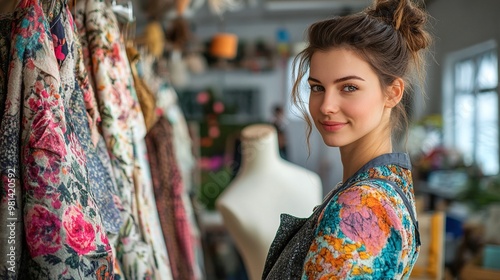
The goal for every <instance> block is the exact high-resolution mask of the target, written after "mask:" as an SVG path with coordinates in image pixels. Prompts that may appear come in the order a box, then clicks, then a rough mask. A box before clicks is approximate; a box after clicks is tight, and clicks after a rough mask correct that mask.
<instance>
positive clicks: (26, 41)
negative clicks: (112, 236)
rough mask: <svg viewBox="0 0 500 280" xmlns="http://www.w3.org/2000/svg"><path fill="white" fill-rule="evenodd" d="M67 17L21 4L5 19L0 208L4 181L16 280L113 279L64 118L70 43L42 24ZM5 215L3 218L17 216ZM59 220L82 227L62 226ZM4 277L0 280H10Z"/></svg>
mask: <svg viewBox="0 0 500 280" xmlns="http://www.w3.org/2000/svg"><path fill="white" fill-rule="evenodd" d="M52 4H53V5H52ZM47 15H50V17H48V16H47ZM68 17H69V13H68V10H67V5H66V3H65V1H45V2H44V1H38V0H23V1H20V3H19V5H18V7H17V9H16V12H15V13H14V14H13V17H12V19H11V32H10V35H9V38H10V40H11V41H10V48H9V57H10V60H9V62H8V63H9V64H8V68H7V69H6V70H2V73H3V74H4V75H3V77H7V84H8V86H7V87H5V86H3V87H1V88H2V92H0V95H1V96H2V99H3V100H4V103H3V107H2V111H1V113H2V115H1V127H0V130H1V131H2V134H1V135H0V154H1V155H2V157H1V159H0V160H1V167H2V168H1V171H2V174H1V176H2V180H1V181H2V184H3V186H2V188H1V189H3V190H6V193H3V194H2V204H3V203H4V201H5V199H7V200H10V199H11V196H9V192H10V189H11V185H9V184H10V181H9V179H15V180H14V181H15V183H13V185H12V187H13V188H14V189H15V190H16V192H15V196H12V197H13V199H14V200H13V201H15V202H16V203H15V205H14V206H13V207H14V209H15V211H13V213H19V214H20V215H22V216H23V218H24V223H21V221H22V220H21V219H18V220H16V221H18V222H19V223H17V224H16V239H15V241H16V248H19V249H16V250H20V252H17V256H18V257H21V255H23V262H22V266H19V262H18V263H17V266H16V268H15V269H14V271H15V273H17V275H16V276H17V277H18V279H87V278H91V279H112V278H113V275H112V268H113V258H112V251H111V248H110V246H109V241H108V239H107V236H106V233H105V231H104V229H103V222H102V218H101V216H100V211H99V207H98V206H97V204H96V200H95V197H94V196H93V193H92V191H91V189H90V187H89V175H88V169H87V168H86V166H87V160H88V159H87V157H86V154H85V151H84V148H83V147H82V143H81V142H80V139H79V137H78V136H77V134H76V133H77V132H76V131H77V130H78V128H79V127H78V124H76V123H74V119H73V117H72V115H71V113H72V112H71V105H70V101H71V100H72V98H74V96H73V94H76V92H75V91H73V90H67V88H65V87H66V86H68V87H74V86H75V84H76V80H75V78H74V77H72V78H71V79H70V80H66V79H65V76H64V75H61V72H60V69H59V68H60V67H63V65H64V64H65V63H71V61H69V60H68V55H69V54H70V53H71V50H72V48H73V47H74V45H73V43H72V42H71V41H68V38H66V37H65V38H64V39H63V38H61V37H58V38H59V39H61V40H59V39H58V40H56V41H57V42H55V43H56V45H54V38H53V34H52V33H51V30H50V24H49V23H53V21H54V20H61V21H62V22H68V21H70V19H69V18H68ZM58 47H60V48H58ZM66 47H67V49H66ZM3 50H4V49H3V48H2V51H3ZM67 50H68V52H67V53H66V51H67ZM56 55H57V56H56ZM3 69H5V68H3ZM74 69H75V68H74V67H72V68H71V71H74ZM5 89H7V90H5ZM79 96H80V97H79V98H80V99H81V100H82V104H83V99H82V96H81V95H79ZM11 174H12V175H11ZM6 178H7V180H6ZM6 182H7V185H5V183H6ZM6 186H7V187H6ZM18 186H22V188H19V187H18ZM7 205H9V204H8V203H7ZM4 210H6V209H5V208H2V209H1V211H2V212H1V215H2V216H3V217H6V216H7V217H11V218H12V217H13V218H17V217H15V215H11V214H10V213H11V212H9V211H10V209H9V208H7V211H4ZM16 215H17V214H16ZM66 219H73V220H74V219H76V220H77V221H81V222H82V223H81V224H74V225H71V226H69V224H68V223H69V220H66ZM2 233H3V232H2ZM23 233H24V235H23ZM2 236H4V235H2ZM21 238H24V239H25V244H26V246H23V240H22V239H21ZM2 246H4V245H3V244H2ZM2 251H3V248H2ZM1 265H2V266H3V265H5V262H2V264H1ZM5 271H6V270H2V272H1V273H7V275H1V276H2V277H4V276H5V277H13V275H12V274H10V272H9V271H6V272H5Z"/></svg>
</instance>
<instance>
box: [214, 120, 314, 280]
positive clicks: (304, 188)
mask: <svg viewBox="0 0 500 280" xmlns="http://www.w3.org/2000/svg"><path fill="white" fill-rule="evenodd" d="M242 157H243V161H242V166H241V168H240V170H239V173H238V174H237V176H236V178H235V179H234V180H233V181H232V182H231V183H230V185H229V186H228V188H227V189H226V190H225V191H224V192H223V193H222V194H221V196H220V197H219V198H218V199H217V202H216V207H217V209H218V210H219V212H220V213H221V214H222V217H223V220H224V224H225V226H226V228H227V229H228V231H229V233H230V235H231V237H232V238H233V240H234V241H235V244H236V247H237V248H238V251H239V252H240V254H241V256H242V258H243V261H244V263H245V267H246V270H247V272H248V274H249V277H250V279H251V280H254V279H261V278H262V271H263V269H264V263H265V260H266V257H267V253H268V250H269V247H270V245H271V242H272V241H273V239H274V237H275V235H276V231H277V229H278V227H279V223H280V214H282V213H287V214H290V215H293V216H297V217H308V216H309V215H310V214H311V213H312V210H313V208H314V207H315V206H316V205H318V204H320V203H321V198H322V191H321V190H322V186H321V180H320V178H319V176H318V175H317V174H316V173H314V172H312V171H309V170H307V169H305V168H302V167H300V166H298V165H295V164H292V163H290V162H288V161H285V160H283V159H282V158H281V157H280V155H279V151H278V139H277V132H276V130H275V128H274V127H273V126H271V125H264V124H257V125H250V126H248V127H246V128H245V129H243V131H242Z"/></svg>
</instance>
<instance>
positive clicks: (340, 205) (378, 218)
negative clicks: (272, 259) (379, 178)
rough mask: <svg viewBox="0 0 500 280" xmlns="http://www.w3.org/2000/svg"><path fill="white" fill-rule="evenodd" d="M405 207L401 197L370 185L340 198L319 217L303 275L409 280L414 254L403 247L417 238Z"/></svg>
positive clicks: (325, 277)
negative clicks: (410, 240) (414, 235)
mask: <svg viewBox="0 0 500 280" xmlns="http://www.w3.org/2000/svg"><path fill="white" fill-rule="evenodd" d="M389 188H390V187H389ZM404 207H405V206H404V204H403V203H402V201H401V199H400V197H398V196H397V195H395V194H388V192H386V190H382V189H380V188H375V187H373V186H368V185H358V186H353V187H351V188H349V189H347V190H346V191H344V192H342V193H340V194H339V195H338V196H337V197H334V198H333V199H332V201H330V203H329V204H328V205H327V206H326V208H325V209H324V210H323V211H324V212H323V213H322V214H321V216H320V218H319V219H318V228H317V230H316V238H315V239H314V241H313V243H312V244H311V247H310V249H309V252H308V254H307V257H306V260H305V263H304V272H303V275H302V279H367V277H368V278H369V279H395V278H397V279H399V278H401V277H403V278H407V277H408V274H409V272H410V270H411V267H412V266H413V262H414V258H413V255H412V254H410V253H409V252H412V251H413V250H410V248H403V244H410V246H411V244H412V242H406V241H407V239H408V238H410V239H412V238H413V237H412V231H411V230H412V228H411V223H410V222H409V218H408V217H407V216H408V212H406V211H405V210H404ZM406 247H408V246H406ZM412 249H414V248H412Z"/></svg>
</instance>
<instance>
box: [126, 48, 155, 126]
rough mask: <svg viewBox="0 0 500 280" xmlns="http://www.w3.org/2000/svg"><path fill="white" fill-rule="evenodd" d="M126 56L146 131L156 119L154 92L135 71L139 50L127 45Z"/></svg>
mask: <svg viewBox="0 0 500 280" xmlns="http://www.w3.org/2000/svg"><path fill="white" fill-rule="evenodd" d="M127 56H128V59H129V61H130V68H131V70H132V77H133V79H134V86H135V90H136V92H137V97H138V99H139V104H140V105H141V111H142V114H143V116H144V122H145V124H146V131H149V130H150V129H151V127H152V126H153V125H154V124H155V122H156V120H157V119H158V117H157V115H156V111H155V109H156V101H155V96H154V94H153V93H152V92H151V91H150V89H149V87H148V86H147V85H146V83H144V81H143V80H142V79H141V78H140V77H139V74H138V71H137V64H138V63H139V59H140V56H139V52H138V51H137V49H136V48H135V47H133V46H127Z"/></svg>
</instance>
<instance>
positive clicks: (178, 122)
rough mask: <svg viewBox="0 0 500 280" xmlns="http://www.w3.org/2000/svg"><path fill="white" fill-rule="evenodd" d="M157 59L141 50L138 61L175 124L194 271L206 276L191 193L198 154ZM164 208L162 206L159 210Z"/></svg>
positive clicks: (160, 108) (161, 108)
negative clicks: (155, 64)
mask: <svg viewBox="0 0 500 280" xmlns="http://www.w3.org/2000/svg"><path fill="white" fill-rule="evenodd" d="M153 60H154V57H153V56H151V55H146V54H144V53H143V54H141V60H140V61H139V63H138V64H137V66H138V67H137V68H138V70H139V71H138V72H139V73H140V76H141V77H142V78H143V79H144V80H145V82H146V84H147V85H148V86H149V88H150V89H151V92H153V93H155V96H156V97H155V99H156V110H155V111H156V113H157V114H158V115H159V116H164V117H165V118H167V119H168V121H169V122H170V124H171V125H172V134H173V147H174V148H173V149H174V150H175V158H176V163H177V164H178V167H179V169H180V171H181V180H182V184H183V186H184V188H183V190H184V191H183V192H182V201H183V203H184V208H185V210H186V215H187V217H188V222H189V226H190V229H191V234H192V246H193V250H194V253H193V254H194V256H195V264H194V268H193V269H194V275H195V279H202V278H203V271H204V255H203V250H202V246H201V237H200V232H199V229H198V225H197V222H196V218H195V213H194V209H193V203H192V201H191V198H190V193H191V192H192V177H193V168H194V165H195V158H194V155H193V153H192V151H193V150H192V148H193V146H192V140H191V136H190V134H189V129H188V126H187V123H186V119H185V117H184V115H183V113H182V110H181V108H180V107H179V104H178V98H177V93H176V92H175V90H174V89H173V88H172V87H171V86H170V85H169V84H168V83H167V82H166V80H165V78H164V77H163V78H162V77H160V76H159V75H158V73H155V72H154V71H153ZM159 139H162V138H159ZM148 147H149V146H148ZM150 161H151V158H150ZM152 169H154V168H152ZM161 211H162V210H161V209H159V212H161Z"/></svg>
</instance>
